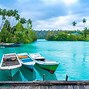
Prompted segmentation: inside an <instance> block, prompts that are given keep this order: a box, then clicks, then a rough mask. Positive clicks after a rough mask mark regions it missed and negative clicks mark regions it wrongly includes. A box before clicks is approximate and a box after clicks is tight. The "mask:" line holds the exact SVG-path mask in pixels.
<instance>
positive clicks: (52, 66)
mask: <svg viewBox="0 0 89 89" xmlns="http://www.w3.org/2000/svg"><path fill="white" fill-rule="evenodd" d="M35 65H37V66H39V67H40V68H42V69H44V70H47V71H48V72H50V73H51V74H53V73H54V72H55V71H56V69H57V67H58V65H59V64H50V65H48V64H40V63H35Z"/></svg>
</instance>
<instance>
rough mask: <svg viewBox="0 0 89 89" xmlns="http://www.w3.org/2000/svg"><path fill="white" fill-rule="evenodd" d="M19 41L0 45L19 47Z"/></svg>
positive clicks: (0, 45) (0, 44)
mask: <svg viewBox="0 0 89 89" xmlns="http://www.w3.org/2000/svg"><path fill="white" fill-rule="evenodd" d="M20 46H21V44H20V43H0V47H20Z"/></svg>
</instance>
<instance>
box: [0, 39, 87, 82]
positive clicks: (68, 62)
mask: <svg viewBox="0 0 89 89" xmlns="http://www.w3.org/2000/svg"><path fill="white" fill-rule="evenodd" d="M23 52H27V53H40V54H42V55H43V56H44V57H46V58H47V59H49V60H55V61H57V62H59V63H60V64H59V66H58V68H57V70H56V72H55V74H50V73H49V72H47V71H45V70H42V69H41V68H39V67H37V66H36V67H35V69H34V71H33V72H31V71H29V70H28V69H25V68H23V67H21V69H20V71H19V72H18V73H17V74H16V75H15V77H14V81H15V80H16V81H17V80H18V81H32V80H43V78H42V76H43V74H44V75H45V77H44V79H45V80H65V77H66V74H67V75H68V76H69V78H68V79H69V80H89V42H82V41H73V42H71V41H46V40H38V41H36V42H34V43H32V44H24V45H22V47H12V48H0V58H2V55H3V54H5V53H23ZM16 76H18V77H19V78H17V77H16ZM7 78H8V77H7V75H5V73H4V74H3V72H2V71H0V80H2V81H3V80H4V81H5V80H8V79H7Z"/></svg>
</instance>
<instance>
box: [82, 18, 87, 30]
mask: <svg viewBox="0 0 89 89" xmlns="http://www.w3.org/2000/svg"><path fill="white" fill-rule="evenodd" d="M82 21H83V23H84V28H85V23H86V19H85V18H83V20H82Z"/></svg>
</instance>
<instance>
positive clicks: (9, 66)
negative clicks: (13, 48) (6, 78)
mask: <svg viewBox="0 0 89 89" xmlns="http://www.w3.org/2000/svg"><path fill="white" fill-rule="evenodd" d="M21 66H22V64H21V62H20V60H19V59H18V57H17V55H16V53H10V54H4V55H3V57H2V60H1V65H0V70H3V71H7V72H6V73H9V74H10V76H11V77H13V76H14V75H15V74H16V73H17V72H18V71H19V68H20V67H21Z"/></svg>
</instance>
